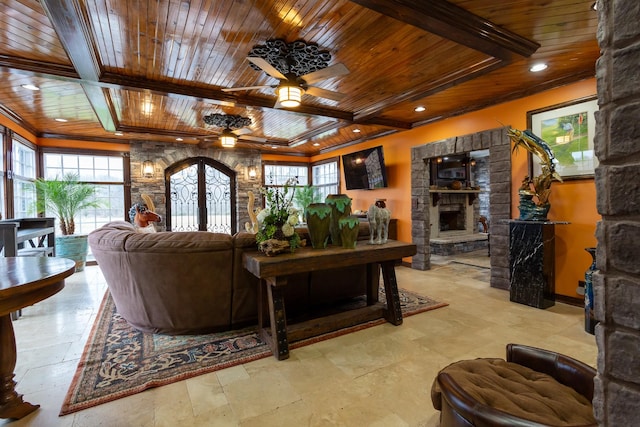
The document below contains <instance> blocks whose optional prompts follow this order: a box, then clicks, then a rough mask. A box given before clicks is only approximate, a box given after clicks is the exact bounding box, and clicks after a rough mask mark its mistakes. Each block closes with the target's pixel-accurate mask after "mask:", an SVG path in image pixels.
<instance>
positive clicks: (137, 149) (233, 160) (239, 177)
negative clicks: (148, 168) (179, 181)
mask: <svg viewBox="0 0 640 427" xmlns="http://www.w3.org/2000/svg"><path fill="white" fill-rule="evenodd" d="M130 156H131V158H130V160H131V199H132V200H131V203H138V202H142V199H141V194H149V195H150V196H151V198H152V200H153V203H154V204H155V206H156V212H157V213H158V214H159V215H161V216H162V217H163V218H166V212H167V210H166V200H165V199H166V197H165V181H164V171H165V169H166V168H167V167H169V166H171V165H173V164H174V163H177V162H179V161H181V160H184V159H188V158H194V157H208V158H211V159H214V160H217V161H219V162H220V163H223V164H225V165H226V166H228V167H229V168H231V169H232V170H234V171H235V172H236V188H235V191H236V212H237V218H236V221H237V227H238V231H242V230H244V224H245V222H248V221H249V215H248V213H247V202H248V195H247V191H249V190H252V191H253V193H254V194H255V195H256V204H255V206H260V205H261V198H260V193H259V192H258V189H259V187H260V185H261V183H262V166H261V163H260V162H261V157H260V153H259V152H258V151H257V150H239V149H235V148H234V149H223V148H206V149H203V148H199V147H198V146H197V145H189V144H177V143H176V144H167V143H162V142H153V141H147V142H141V143H140V142H132V143H131V150H130ZM145 160H151V161H152V162H153V163H154V166H155V173H154V176H153V178H145V177H143V176H142V162H144V161H145ZM250 164H253V165H255V166H256V167H257V170H258V176H257V177H256V178H255V179H253V180H250V179H249V176H248V170H247V168H248V166H249V165H250ZM162 226H164V223H163V224H162Z"/></svg>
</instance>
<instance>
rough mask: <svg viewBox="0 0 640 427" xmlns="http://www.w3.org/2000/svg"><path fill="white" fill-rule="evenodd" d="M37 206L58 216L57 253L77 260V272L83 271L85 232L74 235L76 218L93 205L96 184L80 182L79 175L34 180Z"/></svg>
mask: <svg viewBox="0 0 640 427" xmlns="http://www.w3.org/2000/svg"><path fill="white" fill-rule="evenodd" d="M35 184H36V192H37V194H38V197H37V207H38V211H39V212H46V213H47V214H51V215H54V216H56V217H57V218H58V221H59V225H60V232H61V235H56V238H55V239H56V256H60V257H63V258H69V259H72V260H74V261H75V262H76V271H82V270H83V269H84V264H85V262H86V259H87V235H86V234H79V235H76V234H75V231H76V223H75V217H76V215H77V214H78V213H79V212H80V211H81V210H82V209H86V208H96V207H99V206H100V203H99V202H98V201H97V200H96V198H95V187H94V186H93V185H91V184H87V183H84V182H80V181H79V180H78V175H76V174H73V173H68V174H65V175H64V176H63V177H62V178H56V179H52V180H45V179H37V180H36V182H35Z"/></svg>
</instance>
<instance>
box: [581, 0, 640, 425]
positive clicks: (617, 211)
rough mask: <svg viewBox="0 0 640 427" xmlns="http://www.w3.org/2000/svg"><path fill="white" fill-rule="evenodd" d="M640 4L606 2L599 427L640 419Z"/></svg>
mask: <svg viewBox="0 0 640 427" xmlns="http://www.w3.org/2000/svg"><path fill="white" fill-rule="evenodd" d="M639 17H640V2H638V0H598V18H599V25H598V42H599V44H600V48H601V52H602V56H601V57H600V59H599V60H598V63H597V67H596V76H597V82H598V104H599V112H598V114H597V116H596V122H597V123H596V135H595V149H596V155H597V157H598V160H599V162H600V164H599V166H598V168H597V170H596V179H595V182H596V191H597V199H596V200H597V205H598V212H599V213H600V214H601V215H602V221H601V222H600V223H599V224H598V227H597V231H596V233H597V238H598V248H597V255H596V258H597V268H598V269H599V272H597V273H596V274H594V300H595V310H596V319H597V320H598V321H600V323H599V324H598V325H597V326H596V341H597V344H598V375H597V377H596V381H595V396H594V400H593V404H594V411H595V415H596V419H597V420H598V423H599V425H602V426H631V425H637V424H638V419H640V362H639V360H640V262H638V254H640V120H638V118H640V67H639V64H640V26H639V25H638V18H639Z"/></svg>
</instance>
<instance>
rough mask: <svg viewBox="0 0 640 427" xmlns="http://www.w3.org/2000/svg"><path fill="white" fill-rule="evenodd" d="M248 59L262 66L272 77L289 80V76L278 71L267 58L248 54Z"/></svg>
mask: <svg viewBox="0 0 640 427" xmlns="http://www.w3.org/2000/svg"><path fill="white" fill-rule="evenodd" d="M247 59H248V60H249V61H251V62H252V63H253V64H254V65H256V66H258V67H260V68H261V69H262V71H264V72H265V73H267V74H269V75H270V76H271V77H274V78H276V79H278V80H287V76H285V75H284V74H282V73H281V72H280V71H278V70H277V69H276V67H274V66H273V65H271V64H269V63H268V62H267V60H266V59H263V58H260V57H258V56H248V57H247Z"/></svg>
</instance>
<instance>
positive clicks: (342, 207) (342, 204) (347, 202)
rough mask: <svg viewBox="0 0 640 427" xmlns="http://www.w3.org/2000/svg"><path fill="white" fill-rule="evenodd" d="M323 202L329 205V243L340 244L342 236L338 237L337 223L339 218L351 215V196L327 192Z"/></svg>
mask: <svg viewBox="0 0 640 427" xmlns="http://www.w3.org/2000/svg"><path fill="white" fill-rule="evenodd" d="M325 203H326V204H328V205H329V206H331V226H330V227H329V232H330V233H331V244H333V245H336V246H340V245H342V238H341V237H340V228H339V226H338V224H339V222H340V218H344V217H347V216H349V215H351V197H349V196H347V195H346V194H329V195H328V196H327V198H326V199H325Z"/></svg>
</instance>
